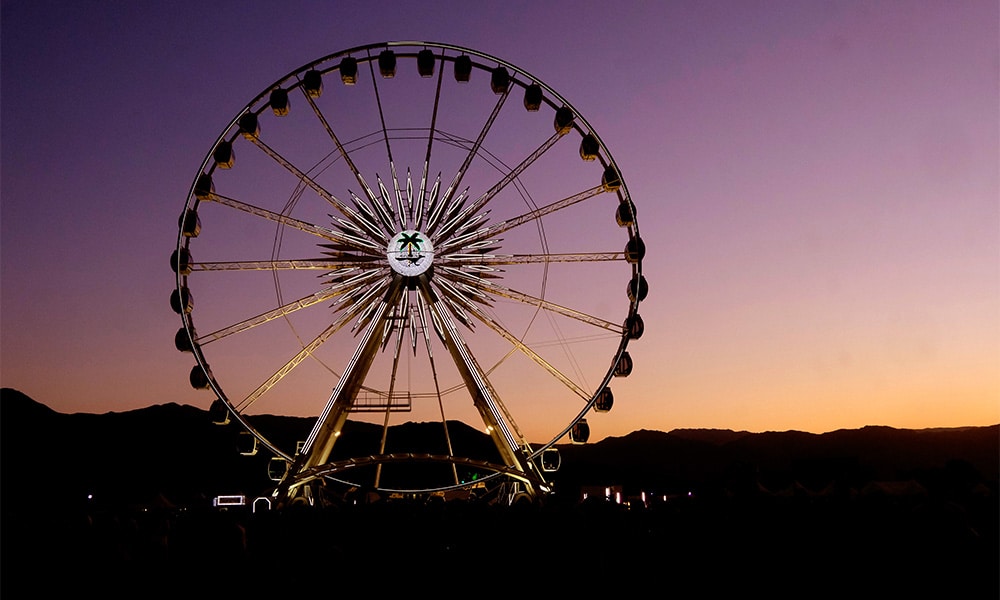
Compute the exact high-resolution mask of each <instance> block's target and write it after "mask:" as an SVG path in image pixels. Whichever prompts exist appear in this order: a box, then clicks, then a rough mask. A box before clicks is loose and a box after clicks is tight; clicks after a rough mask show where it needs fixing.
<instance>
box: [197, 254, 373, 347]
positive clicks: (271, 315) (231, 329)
mask: <svg viewBox="0 0 1000 600" xmlns="http://www.w3.org/2000/svg"><path fill="white" fill-rule="evenodd" d="M379 275H381V273H379V272H377V271H368V272H362V273H360V274H358V275H356V276H354V277H352V278H350V279H347V280H345V281H342V282H339V283H336V284H334V285H331V286H329V287H327V288H325V289H322V290H320V291H318V292H316V293H315V294H310V295H308V296H305V297H302V298H299V299H298V300H293V301H292V302H289V303H287V304H284V305H282V306H279V307H278V308H275V309H273V310H269V311H267V312H264V313H261V314H259V315H256V316H254V317H250V318H249V319H246V320H244V321H240V322H239V323H234V324H232V325H230V326H228V327H225V328H223V329H219V330H218V331H214V332H212V333H209V334H206V335H201V336H197V337H196V338H195V342H196V343H197V344H199V345H202V346H204V345H205V344H208V343H209V342H214V341H216V340H220V339H222V338H224V337H226V336H229V335H233V334H234V333H239V332H241V331H246V330H248V329H252V328H254V327H257V326H258V325H263V324H264V323H267V322H269V321H273V320H274V319H277V318H280V317H284V316H287V315H290V314H292V313H294V312H295V311H298V310H302V309H303V308H308V307H310V306H313V305H315V304H319V303H320V302H324V301H326V300H329V299H330V298H334V297H336V296H340V295H343V294H346V293H348V292H350V291H351V290H353V289H358V288H359V287H360V288H362V289H363V288H365V287H367V286H368V285H369V284H370V283H371V281H372V280H373V279H375V278H377V277H378V276H379Z"/></svg>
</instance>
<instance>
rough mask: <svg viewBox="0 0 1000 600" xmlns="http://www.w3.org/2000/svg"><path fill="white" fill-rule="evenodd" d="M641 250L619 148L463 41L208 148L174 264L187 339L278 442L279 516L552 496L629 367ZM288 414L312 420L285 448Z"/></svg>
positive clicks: (329, 64) (270, 103) (203, 366)
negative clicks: (561, 467) (409, 500)
mask: <svg viewBox="0 0 1000 600" xmlns="http://www.w3.org/2000/svg"><path fill="white" fill-rule="evenodd" d="M522 98H523V102H522V101H521V99H522ZM237 156H238V157H239V160H237V159H236V157H237ZM203 225H204V228H203ZM595 250H596V251H595ZM643 254H644V246H643V243H642V240H641V239H640V237H639V229H638V224H637V221H636V218H635V206H634V204H633V203H632V200H631V198H630V197H629V194H628V191H627V188H626V186H625V182H624V180H623V178H622V176H621V173H620V171H619V169H618V166H617V165H616V164H615V162H614V160H613V158H612V157H611V154H610V152H608V150H607V148H606V147H605V145H604V142H603V141H602V140H601V138H600V137H599V136H598V135H597V134H596V132H595V131H594V130H593V128H592V127H591V126H590V125H589V124H588V123H587V122H586V121H585V120H584V119H583V117H582V116H581V115H580V114H579V113H578V112H577V110H576V109H575V108H573V107H572V106H571V105H570V104H569V103H568V102H567V101H566V100H564V99H563V98H562V97H561V96H559V95H558V94H557V93H556V92H555V91H553V90H552V89H551V88H549V87H548V86H547V85H545V84H544V83H543V82H541V81H540V80H538V79H537V78H535V77H533V76H531V75H529V74H528V73H526V72H525V71H523V70H521V69H519V68H517V67H515V66H513V65H511V64H509V63H507V62H504V61H502V60H500V59H498V58H495V57H492V56H489V55H487V54H483V53H481V52H477V51H474V50H470V49H467V48H461V47H457V46H451V45H446V44H438V43H430V42H388V43H380V44H375V45H368V46H361V47H356V48H352V49H350V50H345V51H342V52H338V53H336V54H332V55H329V56H326V57H324V58H321V59H319V60H316V61H314V62H312V63H309V64H307V65H305V66H303V67H301V68H299V69H297V70H295V71H293V72H292V73H290V74H289V75H287V76H285V77H283V78H281V79H279V80H278V81H276V82H275V83H274V84H272V85H270V86H268V87H267V88H266V89H265V90H264V91H263V92H262V93H261V94H260V95H259V96H257V97H256V98H254V99H253V100H252V101H251V102H250V103H249V104H248V105H247V106H246V107H245V108H244V109H243V110H241V111H240V112H239V113H238V114H237V115H236V117H235V118H234V119H233V120H232V121H231V122H230V124H229V125H228V126H227V127H226V128H225V129H224V130H223V131H222V133H221V135H220V136H219V137H218V139H217V140H216V142H215V144H214V145H213V146H212V149H211V151H210V152H209V153H208V155H207V156H206V158H205V160H204V162H203V163H202V165H201V167H200V168H199V170H198V173H197V175H196V177H195V179H194V182H193V184H192V186H191V188H190V191H189V194H188V198H187V201H186V204H185V207H184V211H183V213H182V214H181V217H180V232H179V235H178V241H177V249H176V251H175V252H174V254H173V256H172V258H171V265H172V267H173V269H174V271H175V273H176V275H177V277H176V285H177V287H176V290H174V292H173V294H172V296H171V304H172V307H173V309H174V311H175V312H177V313H178V314H180V316H181V320H182V323H183V327H182V328H181V329H180V330H179V331H178V334H177V337H176V340H175V341H176V345H177V348H178V349H179V350H182V351H187V352H191V353H193V355H194V357H195V359H196V362H197V364H196V365H195V366H194V369H193V370H192V372H191V383H192V385H193V386H194V387H195V388H203V389H208V390H211V391H213V392H214V393H215V395H216V396H217V400H216V401H215V404H213V409H220V408H221V409H222V412H223V413H224V414H225V417H226V419H225V420H226V421H228V419H229V418H230V417H231V418H233V419H235V420H237V421H238V422H239V423H240V424H241V425H242V426H243V427H245V428H246V431H248V432H249V433H250V434H252V435H253V438H255V440H256V441H255V442H254V444H255V446H256V444H257V442H258V441H259V443H260V444H263V445H264V446H266V448H268V449H269V450H270V451H271V452H272V453H274V458H273V459H272V461H273V462H276V463H278V464H279V466H280V468H277V469H272V471H273V472H272V479H273V480H274V481H276V482H277V483H276V484H275V489H274V496H275V498H276V499H277V500H278V502H279V505H280V504H282V503H288V502H293V501H302V500H305V501H308V502H313V501H315V499H316V498H317V496H318V495H319V494H320V489H321V488H322V490H323V491H322V493H328V490H329V489H330V488H337V489H340V488H343V489H345V490H351V489H355V488H358V489H365V490H372V491H376V492H379V493H388V494H392V493H400V494H427V493H435V494H446V493H455V494H456V495H460V494H462V493H468V492H469V491H470V490H474V491H476V492H480V493H485V491H486V490H496V489H505V490H508V492H509V490H512V489H513V490H516V491H517V493H519V494H523V495H527V496H528V497H537V496H539V495H541V494H545V493H547V492H549V491H551V485H550V483H549V482H548V481H547V477H548V475H547V473H548V472H549V471H551V470H552V469H554V468H555V467H556V466H557V465H555V464H552V460H551V458H552V453H553V451H554V447H555V445H556V443H557V442H560V441H564V440H565V438H566V437H567V436H568V437H569V439H570V440H571V441H573V442H576V443H583V442H586V441H587V438H588V436H589V424H588V422H587V419H586V417H587V415H588V414H589V413H590V412H591V411H595V412H604V411H607V410H610V408H611V405H612V402H613V396H612V393H611V387H610V382H611V380H612V378H614V377H622V376H627V375H628V374H629V373H630V372H631V368H632V359H631V357H630V355H629V353H628V351H627V346H628V344H629V342H630V341H631V340H633V339H636V338H638V337H640V336H641V335H642V330H643V324H642V320H641V318H640V317H639V312H638V308H639V303H640V301H641V300H643V298H644V297H645V295H646V290H647V287H646V282H645V279H644V278H643V276H642V258H643ZM195 294H197V298H198V302H197V304H195V302H194V296H195ZM196 324H197V329H196ZM276 414H280V415H293V416H294V415H301V416H305V417H310V418H312V419H314V421H312V427H311V431H309V433H308V435H307V436H303V437H304V439H301V440H294V439H285V438H287V437H288V435H287V434H285V433H284V432H279V431H277V430H269V429H268V423H271V422H273V421H274V419H270V420H268V419H267V418H265V417H264V415H276ZM515 416H516V417H517V419H516V420H515ZM424 421H427V422H426V423H425V422H424ZM404 422H407V423H410V425H409V426H410V427H413V423H418V424H420V430H419V432H418V434H417V435H419V436H420V437H419V443H417V444H414V442H413V439H412V435H410V434H409V433H407V434H404V433H403V429H402V428H401V427H396V426H397V425H401V424H402V423H404ZM463 423H464V424H466V425H469V424H473V425H472V426H473V427H474V428H475V429H476V430H478V431H480V432H483V431H485V432H486V433H487V434H488V440H491V441H492V444H490V443H489V442H488V441H487V443H486V444H485V449H484V445H483V444H482V443H479V444H477V443H474V442H472V441H470V440H474V439H476V437H475V436H469V435H467V432H466V429H465V428H463V427H462V424H463ZM478 438H479V440H480V442H482V441H483V440H486V439H487V438H486V436H484V435H479V436H478ZM400 464H402V465H404V467H399V466H398V465H400ZM501 484H502V486H501Z"/></svg>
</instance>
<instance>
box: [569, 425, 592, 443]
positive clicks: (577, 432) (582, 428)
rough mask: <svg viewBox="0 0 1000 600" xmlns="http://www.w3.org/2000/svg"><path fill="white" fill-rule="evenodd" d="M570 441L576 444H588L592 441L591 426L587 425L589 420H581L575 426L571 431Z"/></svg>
mask: <svg viewBox="0 0 1000 600" xmlns="http://www.w3.org/2000/svg"><path fill="white" fill-rule="evenodd" d="M569 439H570V441H571V442H573V443H574V444H586V443H587V440H589V439H590V425H587V419H580V420H579V421H577V422H576V423H575V424H574V425H573V428H572V429H570V430H569Z"/></svg>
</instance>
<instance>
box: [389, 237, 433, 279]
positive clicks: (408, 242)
mask: <svg viewBox="0 0 1000 600" xmlns="http://www.w3.org/2000/svg"><path fill="white" fill-rule="evenodd" d="M386 256H388V258H389V265H390V266H391V267H392V270H393V271H395V272H397V273H399V274H400V275H405V276H406V277H416V276H418V275H421V274H423V273H425V272H426V271H427V269H429V268H431V263H433V262H434V245H433V244H431V241H430V239H429V238H428V237H427V236H426V235H424V234H423V233H421V232H419V231H416V230H414V229H405V230H403V231H400V232H399V233H397V234H396V235H395V236H393V238H392V239H391V240H390V241H389V247H388V248H386Z"/></svg>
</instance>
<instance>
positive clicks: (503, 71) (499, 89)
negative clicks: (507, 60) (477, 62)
mask: <svg viewBox="0 0 1000 600" xmlns="http://www.w3.org/2000/svg"><path fill="white" fill-rule="evenodd" d="M508 87H510V73H509V72H508V71H507V68H506V67H497V68H495V69H493V74H492V75H491V76H490V89H492V90H493V93H494V94H502V93H504V92H506V91H507V88H508Z"/></svg>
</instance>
